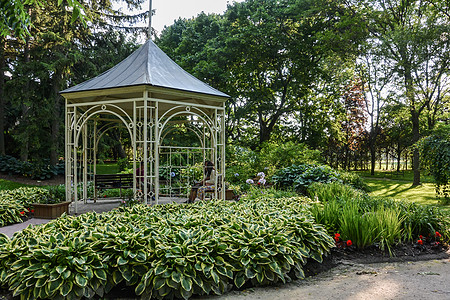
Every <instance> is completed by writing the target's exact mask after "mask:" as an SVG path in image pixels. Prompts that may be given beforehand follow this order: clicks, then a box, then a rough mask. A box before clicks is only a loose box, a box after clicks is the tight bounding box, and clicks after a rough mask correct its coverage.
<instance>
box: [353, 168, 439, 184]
mask: <svg viewBox="0 0 450 300" xmlns="http://www.w3.org/2000/svg"><path fill="white" fill-rule="evenodd" d="M354 172H355V173H356V174H358V175H359V176H361V177H364V178H365V179H367V178H380V179H392V180H402V181H411V182H412V181H413V179H414V174H413V171H412V170H406V171H400V173H397V172H396V171H386V170H375V174H374V175H370V170H368V171H354ZM420 181H421V182H423V183H433V182H434V179H433V177H431V176H429V175H426V174H424V173H423V172H421V173H420Z"/></svg>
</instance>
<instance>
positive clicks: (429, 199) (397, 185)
mask: <svg viewBox="0 0 450 300" xmlns="http://www.w3.org/2000/svg"><path fill="white" fill-rule="evenodd" d="M364 181H365V182H366V183H367V184H368V185H369V186H370V188H371V190H372V191H371V192H370V194H371V195H373V196H383V197H390V198H394V199H399V200H406V201H413V202H417V203H420V204H424V205H437V206H439V207H441V208H443V209H445V210H447V211H449V212H450V206H448V205H446V206H443V205H440V204H439V199H438V198H437V197H436V190H435V186H434V184H432V183H422V184H421V185H419V186H413V185H412V182H411V181H403V180H390V179H381V178H364Z"/></svg>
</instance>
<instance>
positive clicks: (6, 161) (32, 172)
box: [0, 155, 65, 180]
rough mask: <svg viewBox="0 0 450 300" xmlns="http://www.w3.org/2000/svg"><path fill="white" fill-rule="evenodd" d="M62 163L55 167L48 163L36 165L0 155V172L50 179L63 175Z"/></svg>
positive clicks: (43, 162)
mask: <svg viewBox="0 0 450 300" xmlns="http://www.w3.org/2000/svg"><path fill="white" fill-rule="evenodd" d="M64 170H65V166H64V163H63V162H60V163H58V164H57V165H55V166H52V165H50V164H49V162H48V161H45V160H44V161H40V162H36V163H30V162H22V161H20V160H18V159H16V158H14V157H12V156H9V155H0V172H3V173H8V174H15V175H21V176H26V177H31V178H33V179H41V180H45V179H50V178H52V177H54V176H56V175H58V174H64Z"/></svg>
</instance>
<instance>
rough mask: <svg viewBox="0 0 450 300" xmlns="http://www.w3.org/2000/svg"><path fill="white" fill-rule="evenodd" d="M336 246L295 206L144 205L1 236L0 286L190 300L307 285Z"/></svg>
mask: <svg viewBox="0 0 450 300" xmlns="http://www.w3.org/2000/svg"><path fill="white" fill-rule="evenodd" d="M333 245H334V242H333V239H332V238H331V237H330V236H328V235H327V234H326V232H325V230H324V228H323V227H322V226H320V225H317V224H315V223H314V222H313V220H312V218H311V216H310V214H309V212H308V211H307V210H305V208H303V207H302V205H300V204H299V201H298V199H271V200H257V201H256V200H244V201H240V202H227V201H208V202H203V201H202V202H197V203H194V204H192V205H176V204H173V205H158V206H153V207H147V206H141V205H138V206H133V207H127V208H120V209H118V210H115V211H112V212H109V213H105V214H96V213H88V214H83V215H81V216H78V217H72V216H63V217H62V218H60V219H57V220H54V221H51V222H49V223H47V224H45V225H41V226H35V227H28V228H26V229H25V230H23V231H22V232H20V233H17V234H16V235H15V236H14V237H13V239H12V240H10V239H9V238H7V237H6V236H1V235H0V281H1V282H0V283H1V284H3V285H7V286H8V287H9V289H10V290H12V291H13V292H14V295H20V296H21V297H22V298H25V299H29V298H33V297H34V298H37V297H40V298H52V299H56V298H62V297H67V298H70V299H79V298H81V297H86V298H92V297H94V296H95V295H97V296H98V297H103V296H104V294H105V293H108V292H109V291H111V289H112V288H113V287H114V286H116V285H121V284H123V285H127V286H130V287H131V288H132V289H134V291H135V293H136V295H138V296H142V297H143V298H145V299H149V298H151V297H155V298H172V297H178V298H185V299H187V298H189V297H191V296H192V295H194V294H198V295H204V294H210V293H213V294H221V293H224V292H225V291H226V290H227V289H228V287H229V286H230V285H233V286H235V287H237V288H240V287H242V286H243V285H244V284H245V283H246V282H251V283H252V284H254V285H262V284H268V283H272V282H279V281H282V282H285V281H288V280H290V277H289V275H288V274H295V276H296V277H298V278H303V277H304V273H303V269H302V265H303V264H304V263H305V262H306V261H307V260H310V259H313V260H316V261H318V262H321V261H322V256H323V255H325V254H326V253H327V252H328V251H329V249H330V247H333Z"/></svg>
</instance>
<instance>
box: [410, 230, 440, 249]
mask: <svg viewBox="0 0 450 300" xmlns="http://www.w3.org/2000/svg"><path fill="white" fill-rule="evenodd" d="M441 238H442V235H441V234H440V233H439V231H436V232H435V233H434V236H433V235H432V234H429V235H428V237H424V236H423V235H419V239H418V240H417V241H416V245H417V247H424V246H425V245H426V244H428V245H430V246H431V247H432V248H438V247H440V246H441V242H440V240H441Z"/></svg>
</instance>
